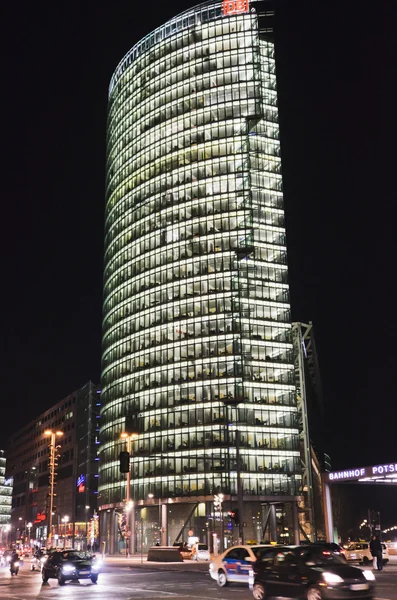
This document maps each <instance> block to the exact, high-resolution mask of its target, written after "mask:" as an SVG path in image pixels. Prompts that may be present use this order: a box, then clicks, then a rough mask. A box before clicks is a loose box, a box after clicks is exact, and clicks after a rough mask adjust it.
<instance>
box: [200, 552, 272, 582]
mask: <svg viewBox="0 0 397 600" xmlns="http://www.w3.org/2000/svg"><path fill="white" fill-rule="evenodd" d="M271 547H272V546H271V545H270V544H255V545H252V546H250V545H245V544H242V545H238V546H232V547H231V548H228V549H227V550H225V552H223V553H222V554H220V555H219V556H215V557H214V558H213V559H212V560H211V562H210V565H209V571H210V575H211V577H212V579H214V580H215V581H216V582H217V584H218V585H219V587H224V586H226V585H228V584H229V583H246V584H247V585H248V577H249V574H250V572H251V571H252V565H253V563H255V562H256V561H257V560H258V559H260V558H261V556H262V554H263V553H264V552H265V551H266V550H267V549H268V548H271Z"/></svg>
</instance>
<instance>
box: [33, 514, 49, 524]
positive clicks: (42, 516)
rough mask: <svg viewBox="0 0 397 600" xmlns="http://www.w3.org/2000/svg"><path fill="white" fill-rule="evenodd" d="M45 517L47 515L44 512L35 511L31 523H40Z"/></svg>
mask: <svg viewBox="0 0 397 600" xmlns="http://www.w3.org/2000/svg"><path fill="white" fill-rule="evenodd" d="M46 519H47V515H46V514H45V513H39V512H38V513H37V515H36V519H35V520H34V521H33V523H41V522H42V521H45V520H46Z"/></svg>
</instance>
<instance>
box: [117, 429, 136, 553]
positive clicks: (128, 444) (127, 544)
mask: <svg viewBox="0 0 397 600" xmlns="http://www.w3.org/2000/svg"><path fill="white" fill-rule="evenodd" d="M137 437H138V434H137V433H127V432H125V431H124V432H123V433H121V434H120V438H121V439H123V440H125V443H126V450H127V452H128V472H127V478H126V491H125V513H126V514H125V539H126V542H125V549H126V552H125V555H126V558H129V556H130V540H129V537H130V534H131V532H130V527H129V525H130V523H129V521H130V511H131V508H132V505H133V502H132V501H131V498H130V493H131V492H130V490H131V465H130V458H131V441H132V440H134V439H136V438H137Z"/></svg>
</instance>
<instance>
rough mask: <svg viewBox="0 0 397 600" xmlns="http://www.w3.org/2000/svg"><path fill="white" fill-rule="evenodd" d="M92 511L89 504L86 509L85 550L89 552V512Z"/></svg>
mask: <svg viewBox="0 0 397 600" xmlns="http://www.w3.org/2000/svg"><path fill="white" fill-rule="evenodd" d="M89 510H90V506H89V504H87V505H86V507H85V549H86V550H88V511H89Z"/></svg>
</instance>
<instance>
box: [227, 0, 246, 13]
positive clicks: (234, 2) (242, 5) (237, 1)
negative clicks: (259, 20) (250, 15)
mask: <svg viewBox="0 0 397 600" xmlns="http://www.w3.org/2000/svg"><path fill="white" fill-rule="evenodd" d="M248 10H249V0H224V2H223V4H222V12H223V14H224V15H225V16H226V15H239V14H241V13H246V12H248Z"/></svg>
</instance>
